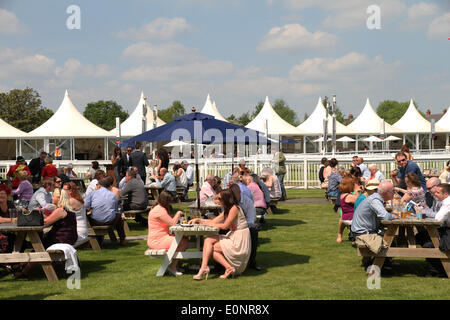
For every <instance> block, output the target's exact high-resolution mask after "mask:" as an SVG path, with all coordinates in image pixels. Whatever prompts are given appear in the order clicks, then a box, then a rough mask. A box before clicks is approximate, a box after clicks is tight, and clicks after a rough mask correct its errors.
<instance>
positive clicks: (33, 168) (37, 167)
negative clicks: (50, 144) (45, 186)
mask: <svg viewBox="0 0 450 320" xmlns="http://www.w3.org/2000/svg"><path fill="white" fill-rule="evenodd" d="M46 157H47V152H45V151H42V152H41V154H40V156H39V158H34V159H32V160H31V161H30V164H29V165H28V168H29V169H30V172H31V177H32V183H39V181H41V172H42V168H43V167H44V166H45V158H46Z"/></svg>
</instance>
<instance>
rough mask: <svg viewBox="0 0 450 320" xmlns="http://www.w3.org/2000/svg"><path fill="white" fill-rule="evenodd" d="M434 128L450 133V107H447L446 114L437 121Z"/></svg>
mask: <svg viewBox="0 0 450 320" xmlns="http://www.w3.org/2000/svg"><path fill="white" fill-rule="evenodd" d="M435 125H436V126H438V127H440V128H442V129H443V130H445V131H446V132H450V107H448V109H447V112H446V113H445V114H444V115H443V116H442V118H441V119H439V121H438V122H436V124H435Z"/></svg>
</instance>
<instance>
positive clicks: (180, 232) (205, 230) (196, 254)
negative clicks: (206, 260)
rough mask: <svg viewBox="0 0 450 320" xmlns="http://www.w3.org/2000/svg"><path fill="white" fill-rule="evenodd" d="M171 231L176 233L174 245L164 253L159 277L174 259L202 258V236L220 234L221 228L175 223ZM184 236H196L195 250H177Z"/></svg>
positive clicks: (158, 273) (157, 274)
mask: <svg viewBox="0 0 450 320" xmlns="http://www.w3.org/2000/svg"><path fill="white" fill-rule="evenodd" d="M169 232H170V233H171V234H175V240H174V241H173V242H172V245H171V246H170V248H169V250H168V251H167V253H166V254H165V255H164V259H163V262H162V264H161V267H160V268H159V270H158V272H157V273H156V276H157V277H161V276H163V275H164V273H165V272H166V270H167V267H168V266H169V265H170V263H171V262H172V260H173V259H201V258H202V255H203V252H202V249H203V248H202V243H201V238H202V237H203V236H206V237H207V236H211V235H215V234H218V233H219V229H218V228H213V227H209V226H204V225H198V224H196V225H192V226H190V227H183V226H181V225H175V226H172V227H170V228H169ZM183 237H195V240H196V247H195V251H180V252H177V251H176V249H177V248H178V245H179V244H180V242H181V239H182V238H183Z"/></svg>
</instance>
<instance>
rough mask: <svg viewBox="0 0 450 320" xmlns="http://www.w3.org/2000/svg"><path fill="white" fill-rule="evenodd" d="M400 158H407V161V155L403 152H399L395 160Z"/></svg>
mask: <svg viewBox="0 0 450 320" xmlns="http://www.w3.org/2000/svg"><path fill="white" fill-rule="evenodd" d="M398 157H405V159H406V154H404V153H403V152H402V151H400V152H397V153H396V154H395V158H394V159H395V160H397V158H398ZM406 160H408V159H406Z"/></svg>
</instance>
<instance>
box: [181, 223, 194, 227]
mask: <svg viewBox="0 0 450 320" xmlns="http://www.w3.org/2000/svg"><path fill="white" fill-rule="evenodd" d="M180 226H182V227H192V226H194V225H193V224H189V223H182V224H180Z"/></svg>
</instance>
